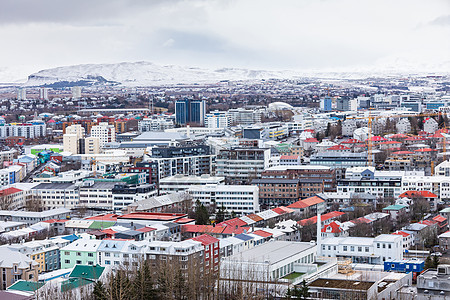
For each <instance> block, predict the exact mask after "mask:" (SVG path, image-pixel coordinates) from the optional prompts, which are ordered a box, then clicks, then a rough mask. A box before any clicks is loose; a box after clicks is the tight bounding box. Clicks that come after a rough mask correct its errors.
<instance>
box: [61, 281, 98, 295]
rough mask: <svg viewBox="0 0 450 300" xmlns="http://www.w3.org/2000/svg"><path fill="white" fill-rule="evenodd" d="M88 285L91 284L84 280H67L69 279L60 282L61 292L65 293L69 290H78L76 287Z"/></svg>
mask: <svg viewBox="0 0 450 300" xmlns="http://www.w3.org/2000/svg"><path fill="white" fill-rule="evenodd" d="M88 283H92V281H91V280H86V279H83V278H69V279H67V280H65V281H63V282H61V291H63V292H67V291H69V290H72V289H75V288H78V287H80V286H83V285H86V284H88Z"/></svg>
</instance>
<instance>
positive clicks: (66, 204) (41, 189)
mask: <svg viewBox="0 0 450 300" xmlns="http://www.w3.org/2000/svg"><path fill="white" fill-rule="evenodd" d="M30 196H31V198H30V199H31V200H36V201H40V202H41V203H42V207H43V208H44V210H50V209H56V208H67V209H73V208H75V207H77V206H78V203H79V200H80V195H79V190H78V187H77V186H76V185H75V184H73V183H40V184H38V185H37V186H35V187H33V188H32V189H31V195H30Z"/></svg>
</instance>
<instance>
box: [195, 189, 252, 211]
mask: <svg viewBox="0 0 450 300" xmlns="http://www.w3.org/2000/svg"><path fill="white" fill-rule="evenodd" d="M187 192H188V193H189V194H190V195H191V196H192V201H193V202H194V203H195V202H196V201H197V200H199V201H200V202H201V203H202V204H203V205H205V206H206V205H207V206H210V205H212V204H215V205H216V207H217V208H219V207H222V205H223V207H224V208H225V210H226V211H227V212H228V213H231V212H235V213H236V214H237V215H246V214H252V213H256V212H259V188H258V187H257V186H256V185H220V184H214V185H196V186H191V187H190V188H189V189H188V190H187Z"/></svg>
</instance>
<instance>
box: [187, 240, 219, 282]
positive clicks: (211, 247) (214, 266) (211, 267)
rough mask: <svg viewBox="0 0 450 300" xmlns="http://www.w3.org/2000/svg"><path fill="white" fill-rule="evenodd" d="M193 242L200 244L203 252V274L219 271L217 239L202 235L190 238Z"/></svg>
mask: <svg viewBox="0 0 450 300" xmlns="http://www.w3.org/2000/svg"><path fill="white" fill-rule="evenodd" d="M192 239H193V240H194V241H197V242H200V243H202V245H203V247H204V249H205V251H204V255H203V258H204V260H205V261H204V266H205V273H206V274H208V273H209V272H211V271H212V272H214V273H216V272H218V271H219V260H220V250H219V239H216V238H215V237H212V236H210V235H207V234H202V235H200V236H197V237H194V238H192Z"/></svg>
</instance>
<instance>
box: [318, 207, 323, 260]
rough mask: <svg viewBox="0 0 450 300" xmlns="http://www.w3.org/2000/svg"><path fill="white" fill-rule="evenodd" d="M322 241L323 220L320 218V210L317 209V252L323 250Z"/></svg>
mask: <svg viewBox="0 0 450 300" xmlns="http://www.w3.org/2000/svg"><path fill="white" fill-rule="evenodd" d="M321 243H322V221H321V219H320V213H319V210H317V253H321V252H322V248H321V247H322V245H321ZM317 256H319V255H317Z"/></svg>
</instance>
